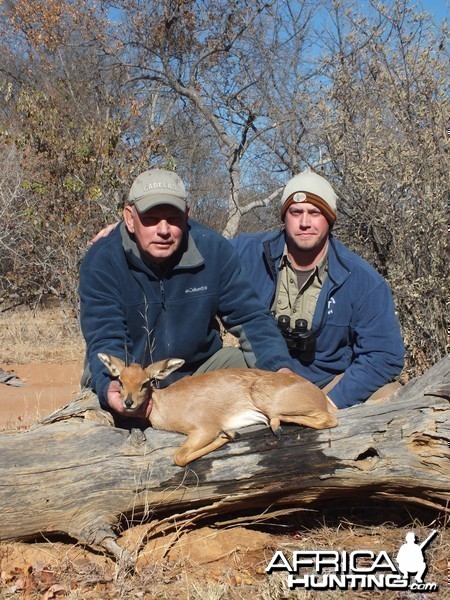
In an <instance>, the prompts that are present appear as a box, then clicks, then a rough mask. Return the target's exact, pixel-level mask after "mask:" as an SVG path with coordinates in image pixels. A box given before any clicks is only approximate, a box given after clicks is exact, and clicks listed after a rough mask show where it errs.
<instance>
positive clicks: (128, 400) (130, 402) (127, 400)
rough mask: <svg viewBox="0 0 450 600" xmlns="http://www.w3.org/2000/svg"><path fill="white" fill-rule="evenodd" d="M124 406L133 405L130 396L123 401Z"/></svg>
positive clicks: (129, 406)
mask: <svg viewBox="0 0 450 600" xmlns="http://www.w3.org/2000/svg"><path fill="white" fill-rule="evenodd" d="M124 404H125V408H131V407H132V406H133V400H132V399H131V398H127V399H126V400H125V402H124Z"/></svg>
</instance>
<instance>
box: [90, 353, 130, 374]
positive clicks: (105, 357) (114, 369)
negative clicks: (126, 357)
mask: <svg viewBox="0 0 450 600" xmlns="http://www.w3.org/2000/svg"><path fill="white" fill-rule="evenodd" d="M97 356H98V357H99V359H100V360H101V361H102V363H103V364H104V365H105V367H107V368H108V370H109V372H110V373H111V375H113V376H114V377H119V376H120V373H121V372H122V369H123V368H124V367H125V363H124V362H123V360H121V359H120V358H117V357H116V356H112V355H111V354H103V353H102V352H100V353H99V354H97Z"/></svg>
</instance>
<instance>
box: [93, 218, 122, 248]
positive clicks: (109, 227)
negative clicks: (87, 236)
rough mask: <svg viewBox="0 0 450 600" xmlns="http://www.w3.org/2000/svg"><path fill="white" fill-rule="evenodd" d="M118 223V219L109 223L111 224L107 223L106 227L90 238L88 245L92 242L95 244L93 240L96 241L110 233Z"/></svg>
mask: <svg viewBox="0 0 450 600" xmlns="http://www.w3.org/2000/svg"><path fill="white" fill-rule="evenodd" d="M118 224H119V221H117V223H111V225H107V226H106V227H104V228H103V229H102V230H101V231H99V232H98V233H97V235H96V236H95V237H93V238H92V240H91V241H90V242H89V243H88V246H89V247H91V246H92V245H93V244H95V242H98V240H100V239H101V238H104V237H107V236H108V235H109V234H110V233H111V231H114V229H115V228H116V227H117V225H118Z"/></svg>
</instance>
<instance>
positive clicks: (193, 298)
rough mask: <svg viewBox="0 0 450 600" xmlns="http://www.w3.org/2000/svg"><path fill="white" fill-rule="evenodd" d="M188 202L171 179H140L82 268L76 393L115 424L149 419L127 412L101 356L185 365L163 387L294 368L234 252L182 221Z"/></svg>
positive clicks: (162, 174)
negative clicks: (249, 370)
mask: <svg viewBox="0 0 450 600" xmlns="http://www.w3.org/2000/svg"><path fill="white" fill-rule="evenodd" d="M186 198H187V193H186V189H185V187H184V184H183V182H182V180H181V179H180V178H179V177H178V175H177V174H176V173H173V172H171V171H165V170H163V169H151V170H149V171H145V172H144V173H141V174H140V175H139V176H138V177H137V178H136V179H135V181H134V182H133V185H132V186H131V189H130V193H129V197H128V202H127V204H126V206H125V208H124V210H123V221H122V222H121V223H120V224H119V226H118V227H116V228H115V229H114V231H112V233H110V235H108V236H107V237H103V238H102V239H100V240H99V241H98V242H96V243H95V244H93V245H92V247H91V248H90V249H89V251H88V252H87V254H86V256H85V258H84V260H83V263H82V265H81V269H80V282H79V293H80V321H81V328H82V331H83V334H84V337H85V340H86V369H85V373H84V375H83V379H82V384H83V385H89V386H90V387H91V388H92V389H93V390H95V392H96V393H97V395H98V397H99V400H100V403H101V404H102V405H103V406H104V407H105V408H110V409H112V411H113V414H118V415H120V416H125V417H135V416H137V417H142V416H145V415H144V414H134V413H132V412H131V411H126V410H125V409H124V407H123V405H122V401H121V398H120V391H119V390H120V384H119V382H118V381H117V380H114V379H113V378H112V376H111V374H110V373H109V371H108V369H107V368H106V367H105V365H104V364H103V363H102V362H101V361H100V359H99V357H98V354H99V353H108V354H112V355H113V356H116V357H118V358H120V359H122V360H123V361H124V362H126V363H128V364H131V363H133V362H136V363H139V364H141V365H143V366H147V365H148V364H150V363H153V362H156V361H157V360H161V359H165V358H182V359H184V360H185V364H184V365H183V367H182V368H181V369H179V370H177V371H175V373H173V374H172V375H171V376H170V377H169V378H167V379H166V380H165V382H164V384H163V385H168V384H169V383H171V382H172V381H174V380H175V379H179V378H180V377H183V376H186V375H192V374H193V373H200V372H205V371H209V370H215V369H219V368H229V367H246V366H249V367H256V368H260V369H265V370H268V371H278V370H280V369H285V368H289V369H294V368H295V364H294V361H293V360H292V358H291V356H290V355H289V352H288V351H287V348H286V344H285V343H284V341H283V338H282V337H281V335H280V333H279V331H278V328H277V325H276V323H275V321H274V320H273V318H272V317H271V315H270V314H269V310H268V308H267V307H265V306H264V305H263V304H262V303H261V301H260V300H259V298H258V296H257V294H256V292H255V291H254V289H253V288H252V287H251V286H250V285H249V284H248V281H247V279H246V275H245V274H244V272H243V271H242V266H241V263H240V261H239V257H238V255H237V252H236V250H234V249H233V248H232V246H231V245H230V243H229V242H228V241H227V240H226V239H225V238H223V237H222V236H221V235H219V234H218V233H215V232H214V231H211V230H210V229H207V228H206V227H203V226H202V225H200V224H199V223H196V222H195V221H192V220H190V219H189V218H188V207H187V201H186ZM216 317H219V318H220V319H221V321H222V323H223V325H224V327H225V328H226V329H227V330H228V331H230V332H231V333H233V334H234V335H235V336H236V337H237V338H238V339H239V343H240V348H223V347H222V340H221V336H220V332H219V327H218V322H217V320H216Z"/></svg>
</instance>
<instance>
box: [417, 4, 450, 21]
mask: <svg viewBox="0 0 450 600" xmlns="http://www.w3.org/2000/svg"><path fill="white" fill-rule="evenodd" d="M418 4H419V5H422V6H423V8H424V10H426V11H427V12H429V13H430V14H431V15H433V17H435V18H436V20H438V19H439V21H442V20H443V19H447V21H448V20H449V19H448V18H449V14H450V2H448V0H421V1H420V2H418Z"/></svg>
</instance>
